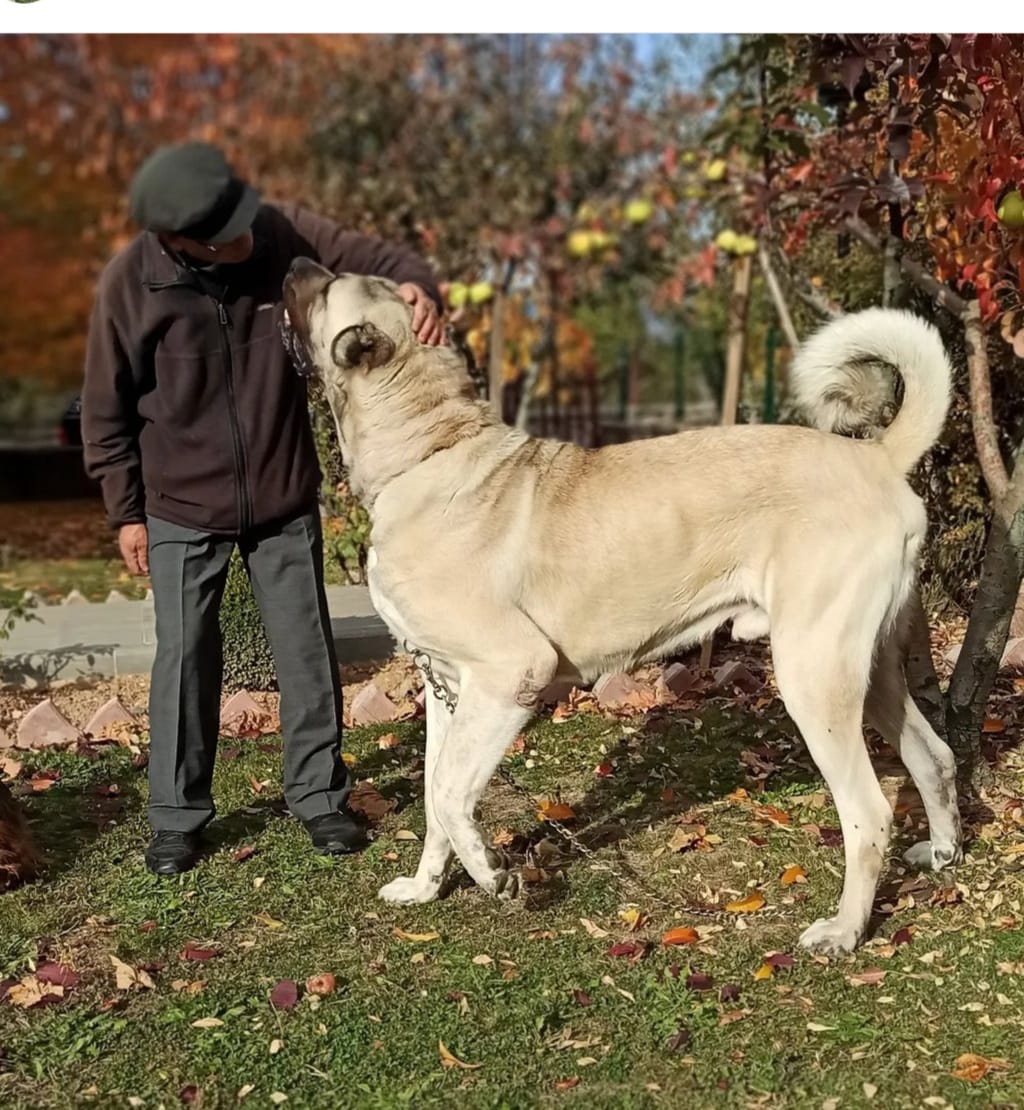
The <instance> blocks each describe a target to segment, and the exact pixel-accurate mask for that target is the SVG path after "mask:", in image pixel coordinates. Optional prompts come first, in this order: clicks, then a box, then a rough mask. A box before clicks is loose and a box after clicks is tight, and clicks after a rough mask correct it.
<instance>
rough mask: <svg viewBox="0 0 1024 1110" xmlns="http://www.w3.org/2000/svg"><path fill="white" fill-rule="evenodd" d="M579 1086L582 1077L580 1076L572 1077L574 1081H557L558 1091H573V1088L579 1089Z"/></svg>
mask: <svg viewBox="0 0 1024 1110" xmlns="http://www.w3.org/2000/svg"><path fill="white" fill-rule="evenodd" d="M579 1085H580V1077H579V1076H578V1075H574V1076H573V1077H572V1079H558V1080H556V1081H555V1090H556V1091H571V1090H572V1089H573V1087H578V1086H579Z"/></svg>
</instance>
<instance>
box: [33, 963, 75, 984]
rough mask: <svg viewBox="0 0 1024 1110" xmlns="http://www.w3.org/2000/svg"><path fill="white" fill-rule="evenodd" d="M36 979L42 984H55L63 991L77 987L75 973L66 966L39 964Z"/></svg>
mask: <svg viewBox="0 0 1024 1110" xmlns="http://www.w3.org/2000/svg"><path fill="white" fill-rule="evenodd" d="M36 978H37V979H38V980H39V981H40V982H42V983H56V984H57V985H58V986H61V987H64V989H65V990H71V989H72V988H73V987H77V986H78V975H77V973H76V972H74V971H72V969H71V968H70V967H68V966H67V965H66V964H54V963H46V964H40V965H39V967H37V968H36Z"/></svg>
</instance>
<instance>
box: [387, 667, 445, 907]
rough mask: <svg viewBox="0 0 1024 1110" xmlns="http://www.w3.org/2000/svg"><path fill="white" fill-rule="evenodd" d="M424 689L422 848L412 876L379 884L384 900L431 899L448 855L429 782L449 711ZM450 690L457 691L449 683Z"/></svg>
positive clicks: (426, 687)
mask: <svg viewBox="0 0 1024 1110" xmlns="http://www.w3.org/2000/svg"><path fill="white" fill-rule="evenodd" d="M424 686H425V689H426V692H427V697H426V710H427V748H426V753H425V755H424V767H423V804H424V809H425V810H426V814H427V833H426V836H425V837H424V838H423V852H422V854H421V855H420V863H419V867H418V868H417V869H416V874H415V875H413V876H412V877H406V876H403V877H402V878H400V879H394V880H392V882H390V883H388V884H387V885H386V886H383V887H381V889H380V891H379V892H378V897H380V898H383V899H384V900H385V901H386V902H401V903H405V904H408V903H413V902H431V901H433V900H434V899H435V898H436V897H437V895H438V891H439V890H440V889H441V884H442V883H443V882H444V877H445V875H446V874H447V872H448V865H449V863H450V862H451V858H452V848H451V841H450V840H449V839H448V834H447V833H446V832H445V829H444V825H442V824H441V822H440V821H439V820H438V819H437V812H436V810H435V808H434V790H433V784H434V779H435V776H436V772H437V763H438V759H439V757H440V754H441V752H442V751H443V750H444V746H445V743H446V741H447V737H448V732H449V729H450V728H451V724H452V715H451V714H450V713H449V712H448V710H447V709H446V708H445V705H444V703H443V702H442V701H441V700H440V699H439V698H438V697H437V695H436V694H435V693H434V692H433V690H432V689H431V687H430V683H429V682H424ZM453 692H457V691H455V689H454V686H453Z"/></svg>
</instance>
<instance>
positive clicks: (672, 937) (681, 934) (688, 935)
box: [661, 925, 700, 946]
mask: <svg viewBox="0 0 1024 1110" xmlns="http://www.w3.org/2000/svg"><path fill="white" fill-rule="evenodd" d="M699 940H700V934H699V933H698V932H697V930H696V929H691V928H690V927H689V925H679V926H678V927H677V928H675V929H669V931H668V932H667V933H666V934H665V935H664V936H663V937H662V938H661V943H662V944H664V945H666V946H668V945H673V944H697V942H698V941H699Z"/></svg>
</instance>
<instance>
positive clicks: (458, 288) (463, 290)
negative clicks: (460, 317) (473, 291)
mask: <svg viewBox="0 0 1024 1110" xmlns="http://www.w3.org/2000/svg"><path fill="white" fill-rule="evenodd" d="M468 296H469V288H468V286H465V285H463V284H462V282H461V281H454V282H452V284H451V285H449V286H448V303H449V304H450V305H451V306H452V308H462V306H463V305H464V304H465V303H466V298H467V297H468Z"/></svg>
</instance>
